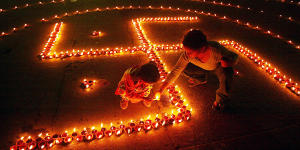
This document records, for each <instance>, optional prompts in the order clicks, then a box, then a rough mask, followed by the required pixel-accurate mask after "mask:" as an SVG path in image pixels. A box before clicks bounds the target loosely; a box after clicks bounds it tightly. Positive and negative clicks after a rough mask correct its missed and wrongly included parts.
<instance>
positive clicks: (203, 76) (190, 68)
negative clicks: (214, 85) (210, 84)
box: [183, 63, 208, 86]
mask: <svg viewBox="0 0 300 150" xmlns="http://www.w3.org/2000/svg"><path fill="white" fill-rule="evenodd" d="M207 74H208V71H207V70H204V69H202V68H200V67H198V66H196V65H194V64H192V63H189V64H188V65H187V67H186V68H185V70H184V71H183V75H184V76H185V77H187V78H188V79H189V82H190V83H191V84H194V85H195V86H196V85H199V84H205V83H206V82H207Z"/></svg>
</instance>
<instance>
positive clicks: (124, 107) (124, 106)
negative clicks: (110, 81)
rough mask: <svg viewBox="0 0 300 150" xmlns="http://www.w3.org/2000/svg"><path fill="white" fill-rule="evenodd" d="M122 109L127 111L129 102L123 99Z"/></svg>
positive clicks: (121, 102)
mask: <svg viewBox="0 0 300 150" xmlns="http://www.w3.org/2000/svg"><path fill="white" fill-rule="evenodd" d="M120 107H121V108H122V109H126V108H127V107H128V101H127V100H124V99H122V100H121V101H120Z"/></svg>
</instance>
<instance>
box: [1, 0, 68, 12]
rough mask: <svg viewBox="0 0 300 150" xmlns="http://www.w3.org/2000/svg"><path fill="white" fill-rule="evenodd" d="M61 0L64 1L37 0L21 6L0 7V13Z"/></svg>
mask: <svg viewBox="0 0 300 150" xmlns="http://www.w3.org/2000/svg"><path fill="white" fill-rule="evenodd" d="M62 2H64V0H60V1H55V0H52V1H49V2H41V1H39V2H37V3H34V4H25V5H23V6H14V7H13V8H8V9H0V13H4V12H8V11H11V10H17V9H22V8H27V7H31V6H36V5H46V4H51V3H62Z"/></svg>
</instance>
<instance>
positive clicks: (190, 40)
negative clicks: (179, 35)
mask: <svg viewBox="0 0 300 150" xmlns="http://www.w3.org/2000/svg"><path fill="white" fill-rule="evenodd" d="M182 44H183V46H186V47H188V48H191V49H193V50H198V49H200V48H202V47H203V46H207V40H206V35H205V34H203V32H202V31H200V30H198V29H192V30H190V31H189V32H188V33H187V34H185V36H184V38H183V41H182Z"/></svg>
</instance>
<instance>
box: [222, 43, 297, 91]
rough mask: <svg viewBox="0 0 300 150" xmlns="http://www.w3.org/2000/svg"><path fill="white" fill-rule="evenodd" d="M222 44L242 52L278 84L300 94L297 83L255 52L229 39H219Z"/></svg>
mask: <svg viewBox="0 0 300 150" xmlns="http://www.w3.org/2000/svg"><path fill="white" fill-rule="evenodd" d="M219 42H220V43H221V44H223V45H224V46H230V47H232V48H234V49H235V50H237V51H238V52H240V53H241V54H243V55H244V56H246V57H248V58H249V59H250V60H252V61H253V62H254V63H255V64H257V65H258V67H260V68H261V69H263V70H264V71H265V72H266V73H267V74H269V75H270V77H271V78H274V79H275V80H276V81H277V82H278V83H279V84H281V85H282V86H284V87H286V88H287V89H289V90H290V91H291V92H293V93H294V94H296V95H298V96H299V95H300V87H299V86H298V84H297V83H295V82H294V81H292V79H291V78H288V77H287V76H286V75H284V74H283V73H281V72H280V71H279V70H278V69H277V68H275V67H273V65H271V64H270V63H269V62H267V61H265V60H263V59H262V58H261V57H260V56H258V55H257V54H256V53H254V52H252V51H251V50H249V49H247V48H245V47H243V46H241V45H240V44H238V43H237V42H234V41H229V40H223V41H219Z"/></svg>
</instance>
